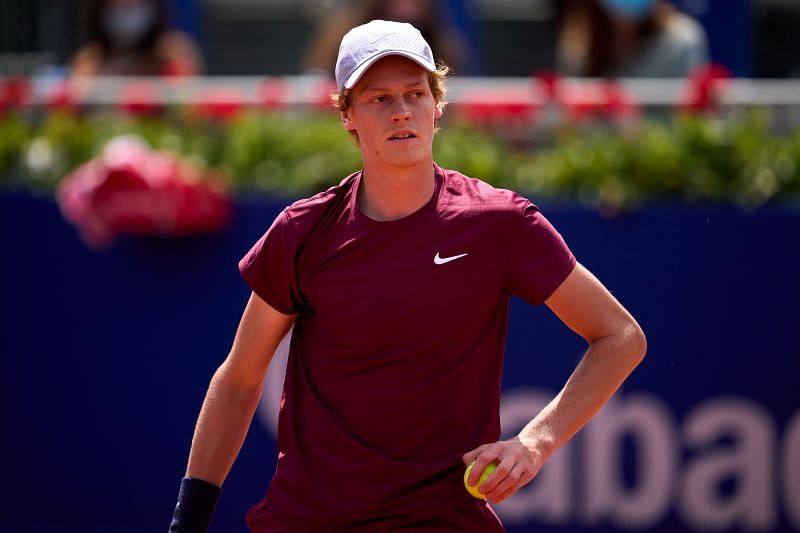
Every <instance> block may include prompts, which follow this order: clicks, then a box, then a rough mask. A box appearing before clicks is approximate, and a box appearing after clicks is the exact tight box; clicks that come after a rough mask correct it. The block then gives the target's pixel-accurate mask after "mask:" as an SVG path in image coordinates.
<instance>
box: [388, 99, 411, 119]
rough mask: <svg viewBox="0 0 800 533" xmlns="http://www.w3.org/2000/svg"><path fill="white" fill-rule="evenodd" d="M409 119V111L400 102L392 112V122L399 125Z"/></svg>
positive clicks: (403, 103) (404, 104)
mask: <svg viewBox="0 0 800 533" xmlns="http://www.w3.org/2000/svg"><path fill="white" fill-rule="evenodd" d="M410 118H411V111H410V110H409V109H408V106H407V105H406V103H405V102H403V101H402V100H401V101H400V102H399V103H398V104H397V105H396V106H395V108H394V109H393V110H392V122H394V123H401V122H405V121H407V120H408V119H410Z"/></svg>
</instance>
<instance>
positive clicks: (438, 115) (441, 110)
mask: <svg viewBox="0 0 800 533" xmlns="http://www.w3.org/2000/svg"><path fill="white" fill-rule="evenodd" d="M442 115H444V104H441V103H439V102H436V110H435V111H434V112H433V118H434V119H435V120H439V119H440V118H442Z"/></svg>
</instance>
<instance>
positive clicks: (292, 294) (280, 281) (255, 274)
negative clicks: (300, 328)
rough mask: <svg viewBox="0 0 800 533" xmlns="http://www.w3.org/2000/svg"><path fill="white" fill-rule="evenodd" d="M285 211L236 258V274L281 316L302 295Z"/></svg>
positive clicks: (296, 304)
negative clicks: (237, 266) (237, 261)
mask: <svg viewBox="0 0 800 533" xmlns="http://www.w3.org/2000/svg"><path fill="white" fill-rule="evenodd" d="M295 241H296V239H294V238H293V237H292V224H291V220H290V219H289V216H288V215H287V214H286V211H283V212H281V214H280V215H278V217H277V218H276V219H275V221H274V222H273V223H272V226H271V227H270V228H269V229H268V230H267V232H266V233H265V234H264V235H263V236H262V237H261V238H260V239H259V240H258V242H256V243H255V244H254V245H253V247H252V248H251V249H250V251H249V252H247V254H246V255H245V256H244V257H243V258H242V259H241V261H239V273H240V274H241V276H242V278H243V279H244V281H245V283H247V285H248V286H249V287H250V288H251V289H252V290H253V292H255V293H256V294H257V295H258V296H259V297H260V298H261V299H262V300H264V301H265V302H267V303H268V304H269V305H271V306H272V307H273V308H275V309H276V310H278V311H280V312H281V313H283V314H285V315H293V314H295V313H297V312H298V311H299V310H300V307H301V304H302V298H301V297H300V291H299V290H298V285H297V276H296V269H295V256H296V249H297V245H296V243H295Z"/></svg>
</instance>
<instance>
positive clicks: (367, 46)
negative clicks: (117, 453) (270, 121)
mask: <svg viewBox="0 0 800 533" xmlns="http://www.w3.org/2000/svg"><path fill="white" fill-rule="evenodd" d="M446 74H447V68H446V67H444V66H439V67H437V65H436V64H435V62H434V58H433V55H432V53H431V49H430V47H429V46H428V43H426V42H425V40H424V39H423V37H422V36H421V34H420V33H419V32H418V31H417V30H416V29H415V28H414V27H413V26H411V25H409V24H405V23H396V22H386V21H377V20H376V21H372V22H369V23H368V24H365V25H362V26H358V27H356V28H354V29H352V30H351V31H350V32H349V33H348V34H347V35H345V36H344V38H343V39H342V43H341V47H340V50H339V57H338V60H337V64H336V81H337V84H338V95H337V96H336V97H335V100H336V104H337V105H338V108H339V111H340V115H341V121H342V124H343V126H344V128H345V130H347V131H348V132H349V133H350V134H351V135H352V136H353V137H354V139H355V141H356V143H357V144H358V146H359V147H360V150H361V155H362V159H363V170H361V171H359V172H356V173H355V174H353V175H351V176H348V177H347V178H345V179H344V180H343V181H342V182H341V183H340V184H339V185H338V186H335V187H332V188H330V189H328V190H327V191H325V192H322V193H320V194H317V195H316V196H313V197H311V198H308V199H305V200H300V201H298V202H295V203H294V204H292V205H291V206H289V207H287V208H286V209H285V210H284V211H283V212H282V213H281V214H280V215H278V217H277V218H276V219H275V221H274V222H273V223H272V226H271V227H270V228H269V230H268V231H267V232H266V233H265V234H264V236H263V237H262V238H261V239H260V240H259V241H258V242H257V243H256V244H255V245H254V246H253V248H252V249H251V250H250V251H249V253H248V254H247V255H246V256H245V257H244V258H243V259H242V260H241V262H240V264H239V268H240V271H241V274H242V276H243V278H244V280H245V281H246V282H247V284H248V285H249V286H250V288H252V294H251V296H250V300H249V301H248V303H247V306H246V308H245V310H244V313H243V316H242V319H241V323H240V325H239V329H238V331H237V333H236V336H235V339H234V342H233V347H232V349H231V352H230V354H229V355H228V357H227V358H226V360H225V361H224V362H223V363H222V365H221V366H220V367H219V369H218V370H217V372H216V373H215V374H214V376H213V378H212V380H211V384H210V386H209V389H208V394H207V396H206V399H205V402H204V403H203V407H202V410H201V412H200V416H199V419H198V422H197V427H196V430H195V434H194V439H193V441H192V447H191V453H190V456H189V464H188V468H187V471H186V477H184V479H183V480H182V482H181V488H180V492H179V498H178V505H177V508H176V510H175V514H174V518H173V521H172V525H171V527H170V531H186V532H188V531H205V530H206V529H207V528H208V525H209V523H210V520H211V515H212V513H213V510H214V506H215V504H216V501H217V498H218V496H219V494H220V487H221V486H222V483H223V481H224V480H225V477H226V476H227V474H228V472H229V470H230V468H231V466H232V464H233V462H234V460H235V458H236V456H237V454H238V452H239V450H240V448H241V446H242V442H243V440H244V438H245V434H246V433H247V430H248V427H249V425H250V423H251V420H252V417H253V413H254V411H255V409H256V406H257V405H258V402H259V396H260V394H261V387H262V380H263V377H264V374H265V372H266V370H267V367H268V365H269V363H270V359H271V357H272V354H273V352H274V351H275V348H276V347H277V346H278V343H279V342H280V341H281V339H282V337H283V336H284V335H286V334H287V332H288V331H289V330H290V328H292V327H294V329H293V330H292V338H291V346H290V351H289V360H288V364H287V370H286V378H285V384H284V391H283V399H282V400H281V410H280V417H279V428H278V461H277V469H276V471H275V473H274V475H273V477H272V480H271V482H270V484H269V488H268V490H267V493H266V496H265V497H264V499H262V500H261V501H260V502H258V503H257V504H255V505H254V506H253V507H252V508H251V509H250V511H249V512H248V513H247V517H246V521H247V524H248V526H249V527H250V528H251V530H252V531H257V532H290V531H291V532H296V531H324V532H329V531H391V530H394V529H398V528H402V529H403V531H405V532H410V531H432V530H436V531H448V530H452V531H476V532H487V531H503V526H502V524H501V523H500V521H499V519H498V518H497V516H496V515H495V513H494V512H493V511H492V509H491V507H490V506H489V503H487V501H484V500H481V499H476V498H474V497H473V496H471V495H470V494H469V493H467V491H466V490H465V488H464V485H463V481H462V476H463V474H464V471H465V465H467V464H469V463H470V462H472V461H473V460H474V461H476V465H475V467H474V468H473V470H472V474H471V479H470V481H471V484H475V483H476V482H477V481H478V478H479V476H480V474H481V473H482V471H483V469H484V467H486V466H487V465H488V464H489V463H496V464H497V469H496V470H495V472H494V473H493V474H492V475H491V477H489V478H488V480H487V481H486V482H485V483H483V484H482V485H481V488H480V490H481V491H482V492H483V493H484V494H485V495H486V497H487V499H488V502H494V503H497V502H501V501H503V500H505V499H506V498H508V497H509V496H511V495H512V494H514V492H515V491H517V490H519V489H520V488H521V487H523V486H524V485H525V484H527V483H528V482H530V481H531V480H532V479H533V478H534V477H535V476H536V474H537V472H538V471H539V469H540V468H541V467H542V465H543V464H544V463H545V461H546V460H547V459H548V457H550V455H552V454H553V452H554V451H555V450H557V449H558V448H559V447H560V446H562V445H563V444H564V443H565V442H567V440H569V439H570V438H571V437H572V436H573V435H574V434H575V433H576V432H577V431H578V430H579V429H580V428H581V427H582V426H584V424H586V423H587V422H588V421H589V419H590V418H591V417H592V415H594V414H595V413H596V412H597V410H598V409H600V407H601V406H602V405H603V404H604V403H605V402H606V401H607V400H608V399H609V397H610V396H611V395H612V394H613V393H614V391H616V390H617V388H618V387H619V386H620V384H621V383H622V382H623V380H625V378H626V377H627V376H628V375H629V373H630V372H631V371H632V370H633V368H634V367H635V366H636V365H637V364H638V363H639V362H640V361H641V359H642V357H643V356H644V353H645V349H646V348H645V337H644V335H643V333H642V331H641V329H640V328H639V326H638V324H637V323H636V321H635V320H634V319H633V317H632V316H631V315H630V314H629V313H628V312H627V311H626V310H625V309H624V308H623V306H622V305H620V303H619V302H618V301H617V300H616V299H615V298H614V297H613V296H612V295H611V294H610V293H609V292H608V291H607V290H606V289H605V288H604V287H603V285H602V284H601V283H600V282H599V281H598V280H597V279H596V278H595V277H594V276H593V275H592V274H591V273H590V272H589V271H588V270H587V269H586V268H585V267H583V266H582V265H580V264H579V263H577V262H576V259H575V257H574V256H573V254H572V253H571V252H570V250H569V248H568V247H567V245H566V244H565V242H564V240H563V239H562V237H561V236H560V235H559V234H558V232H557V231H556V230H555V229H554V228H553V226H552V225H551V224H550V223H549V222H548V221H547V219H546V218H545V217H544V216H543V215H542V214H541V213H540V211H539V209H538V208H537V207H536V206H535V205H533V204H532V203H531V202H530V201H528V200H527V199H525V198H523V197H522V196H520V195H518V194H516V193H513V192H510V191H507V190H501V189H495V188H493V187H491V186H489V185H487V184H486V183H484V182H482V181H479V180H477V179H472V178H469V177H466V176H464V175H462V174H460V173H458V172H456V171H454V170H447V169H443V168H441V167H439V166H437V165H436V164H435V163H434V161H433V157H432V148H431V146H432V141H433V136H434V132H435V130H436V124H437V121H438V119H439V118H440V117H441V116H442V113H443V110H444V104H445V87H444V78H445V76H446ZM290 134H291V132H290V131H289V132H287V135H290ZM512 295H518V296H520V297H522V298H524V299H525V300H527V301H528V302H530V304H532V305H539V304H542V303H544V304H546V305H547V306H548V307H549V308H550V309H551V310H552V311H553V312H554V313H555V314H556V316H558V317H559V318H560V319H561V320H562V321H563V322H564V324H566V325H567V326H568V327H569V328H571V329H572V330H573V331H575V332H576V333H577V334H578V335H580V336H581V337H583V338H584V339H586V341H587V343H588V349H587V351H586V353H585V355H584V356H583V358H582V359H581V361H580V363H579V364H578V366H577V368H576V369H575V370H574V372H573V374H572V375H571V376H570V378H569V379H568V381H567V382H566V384H565V386H564V387H563V389H562V390H561V391H560V392H559V393H558V395H557V396H556V397H555V398H554V399H553V400H552V401H551V402H550V403H549V404H548V405H547V406H546V407H545V408H544V409H543V410H542V411H541V412H540V413H538V414H536V413H531V417H532V419H531V421H530V423H528V424H527V425H526V426H525V427H524V428H523V429H522V431H521V432H520V433H519V434H518V435H516V436H515V437H513V438H511V439H508V440H502V441H498V439H499V436H500V423H499V402H500V387H501V373H502V366H503V351H504V346H505V336H506V326H507V320H508V303H509V298H510V297H511V296H512ZM532 343H533V341H532Z"/></svg>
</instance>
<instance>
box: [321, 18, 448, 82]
mask: <svg viewBox="0 0 800 533" xmlns="http://www.w3.org/2000/svg"><path fill="white" fill-rule="evenodd" d="M391 55H398V56H403V57H407V58H408V59H411V60H413V61H416V62H417V63H419V65H420V66H421V67H423V68H424V69H425V70H427V71H429V72H433V71H434V70H436V63H435V61H434V60H433V52H432V51H431V47H430V46H429V45H428V43H427V42H426V41H425V38H424V37H423V36H422V34H421V33H420V32H419V30H418V29H417V28H415V27H414V26H412V25H411V24H408V23H407V22H390V21H387V20H373V21H370V22H368V23H366V24H362V25H361V26H356V27H355V28H353V29H352V30H350V31H349V32H347V33H346V34H345V36H344V37H342V44H341V45H340V46H339V57H338V59H337V60H336V86H337V87H338V89H339V92H342V91H343V90H344V89H352V88H353V86H354V85H355V84H356V83H357V82H358V80H359V79H360V78H361V76H363V75H364V72H366V71H367V69H368V68H369V67H371V66H372V64H373V63H375V62H376V61H377V60H379V59H380V58H382V57H386V56H391Z"/></svg>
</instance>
